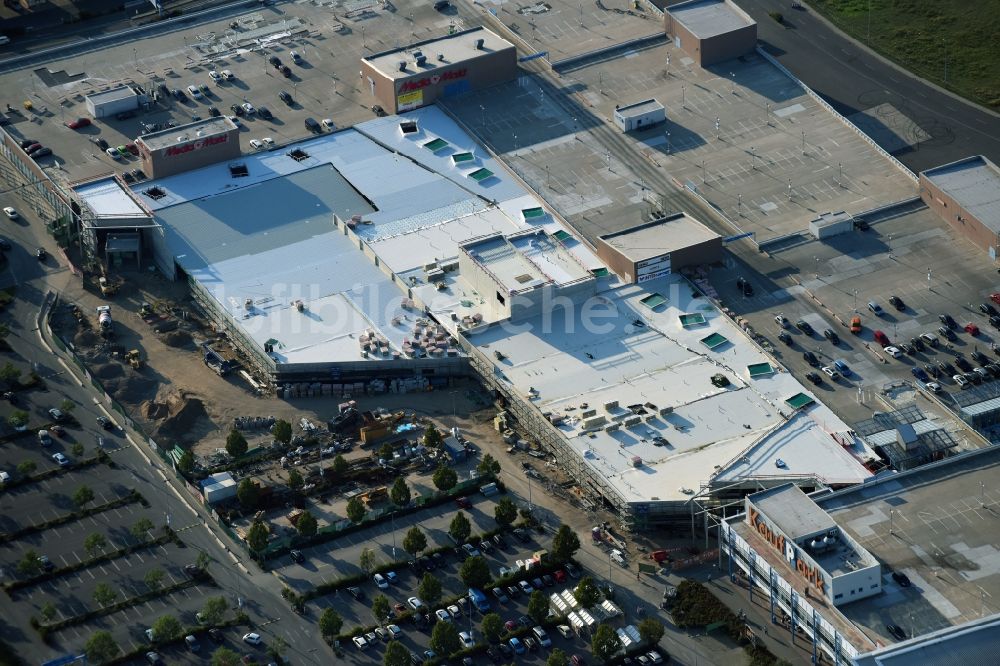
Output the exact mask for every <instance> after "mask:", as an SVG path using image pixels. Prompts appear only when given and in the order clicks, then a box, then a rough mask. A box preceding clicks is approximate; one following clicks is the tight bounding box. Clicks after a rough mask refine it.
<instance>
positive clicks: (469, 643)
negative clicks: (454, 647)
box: [458, 631, 476, 648]
mask: <svg viewBox="0 0 1000 666" xmlns="http://www.w3.org/2000/svg"><path fill="white" fill-rule="evenodd" d="M458 640H460V641H462V647H464V648H470V647H475V645H476V641H474V640H473V639H472V633H471V632H468V631H460V632H458Z"/></svg>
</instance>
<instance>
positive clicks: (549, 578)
mask: <svg viewBox="0 0 1000 666" xmlns="http://www.w3.org/2000/svg"><path fill="white" fill-rule="evenodd" d="M542 582H543V583H545V587H552V586H553V585H555V582H556V581H555V579H554V578H552V576H550V575H549V574H544V575H543V576H542Z"/></svg>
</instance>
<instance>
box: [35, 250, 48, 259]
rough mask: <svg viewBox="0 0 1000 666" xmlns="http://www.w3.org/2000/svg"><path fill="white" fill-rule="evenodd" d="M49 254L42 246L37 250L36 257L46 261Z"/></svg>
mask: <svg viewBox="0 0 1000 666" xmlns="http://www.w3.org/2000/svg"><path fill="white" fill-rule="evenodd" d="M48 256H49V253H48V252H46V251H45V248H44V247H40V248H38V249H37V250H35V258H36V259H38V261H45V260H46V259H47V258H48Z"/></svg>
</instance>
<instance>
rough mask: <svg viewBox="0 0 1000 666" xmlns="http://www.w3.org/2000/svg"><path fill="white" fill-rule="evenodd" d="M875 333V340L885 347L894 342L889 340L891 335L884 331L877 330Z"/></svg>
mask: <svg viewBox="0 0 1000 666" xmlns="http://www.w3.org/2000/svg"><path fill="white" fill-rule="evenodd" d="M873 335H874V337H875V341H876V342H877V343H879V344H880V345H882V346H883V347H888V346H889V345H890V344H892V343H891V342H889V336H888V335H886V334H885V333H883V332H882V331H875V333H874V334H873Z"/></svg>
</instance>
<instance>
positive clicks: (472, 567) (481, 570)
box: [458, 555, 492, 588]
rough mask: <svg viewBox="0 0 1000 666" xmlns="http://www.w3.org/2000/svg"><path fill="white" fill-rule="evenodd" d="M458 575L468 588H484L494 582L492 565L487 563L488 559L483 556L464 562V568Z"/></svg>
mask: <svg viewBox="0 0 1000 666" xmlns="http://www.w3.org/2000/svg"><path fill="white" fill-rule="evenodd" d="M458 575H459V577H461V579H462V582H463V583H465V586H466V587H478V588H484V587H486V584H487V583H489V582H490V581H491V580H492V576H491V575H490V565H489V564H487V563H486V558H485V557H483V556H482V555H478V556H476V557H470V558H469V559H467V560H465V562H462V568H461V569H459V570H458Z"/></svg>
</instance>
